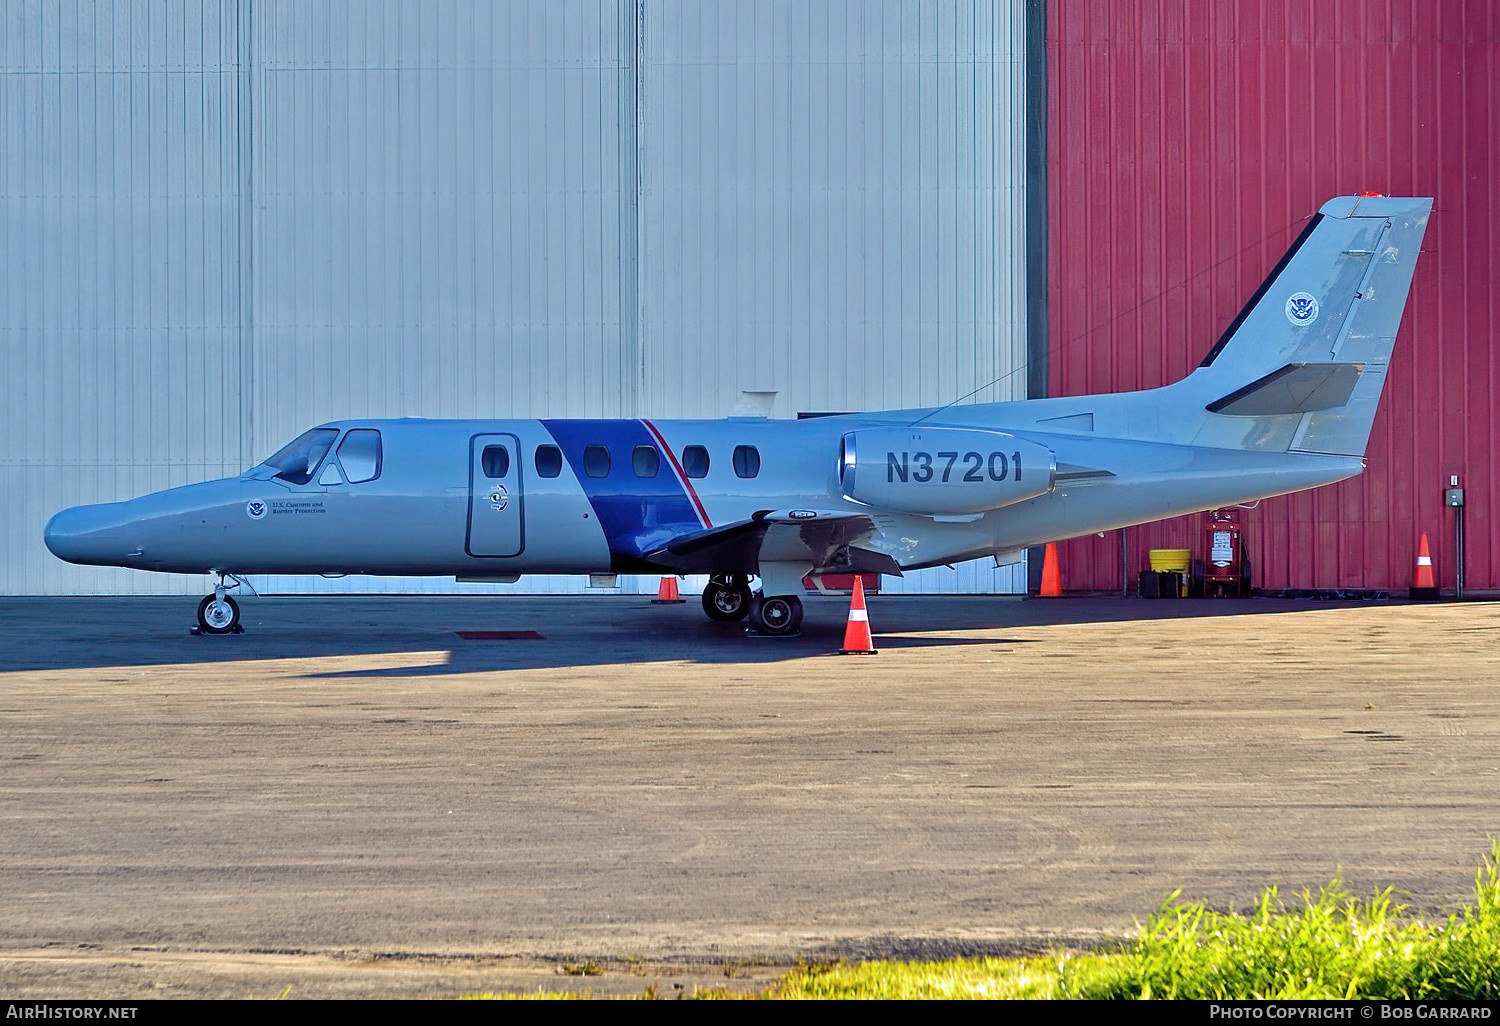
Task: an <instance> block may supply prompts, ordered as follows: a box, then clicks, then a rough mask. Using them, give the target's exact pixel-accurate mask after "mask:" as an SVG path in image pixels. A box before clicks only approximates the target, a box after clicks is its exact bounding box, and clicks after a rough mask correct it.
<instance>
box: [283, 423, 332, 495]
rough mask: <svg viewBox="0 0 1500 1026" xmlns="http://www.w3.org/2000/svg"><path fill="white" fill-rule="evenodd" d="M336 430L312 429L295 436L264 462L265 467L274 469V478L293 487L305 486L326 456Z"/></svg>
mask: <svg viewBox="0 0 1500 1026" xmlns="http://www.w3.org/2000/svg"><path fill="white" fill-rule="evenodd" d="M338 436H339V432H338V428H313V429H312V430H311V431H306V432H304V433H302V434H300V435H298V436H297V438H296V440H295V441H293V442H292V443H291V444H290V445H288V446H287V447H286V448H284V449H282V450H281V451H280V452H278V453H277V454H276V455H275V456H272V457H271V458H270V459H268V460H266V462H265V466H268V467H274V468H276V476H277V477H279V478H280V479H281V480H283V481H288V482H290V483H292V484H295V485H305V484H307V482H309V481H311V480H312V478H313V473H314V472H315V471H316V470H317V469H318V464H319V463H322V462H323V457H324V456H327V455H328V450H329V448H330V447H331V446H332V445H333V440H334V439H335V438H337V437H338Z"/></svg>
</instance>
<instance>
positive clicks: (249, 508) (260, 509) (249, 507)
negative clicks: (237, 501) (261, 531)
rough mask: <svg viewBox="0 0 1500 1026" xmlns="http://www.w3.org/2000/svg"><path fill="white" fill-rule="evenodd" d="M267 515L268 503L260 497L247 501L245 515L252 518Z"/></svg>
mask: <svg viewBox="0 0 1500 1026" xmlns="http://www.w3.org/2000/svg"><path fill="white" fill-rule="evenodd" d="M265 515H266V504H265V503H264V502H262V501H261V500H260V499H251V500H250V501H249V502H247V503H245V516H247V517H249V518H250V519H251V520H261V519H264V517H265Z"/></svg>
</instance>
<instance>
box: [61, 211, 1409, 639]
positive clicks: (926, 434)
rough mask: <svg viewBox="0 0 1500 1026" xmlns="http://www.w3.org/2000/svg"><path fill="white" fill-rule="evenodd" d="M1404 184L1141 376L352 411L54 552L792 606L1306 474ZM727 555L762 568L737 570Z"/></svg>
mask: <svg viewBox="0 0 1500 1026" xmlns="http://www.w3.org/2000/svg"><path fill="white" fill-rule="evenodd" d="M1431 209H1432V201H1431V200H1429V199H1393V198H1389V197H1383V196H1374V195H1361V196H1344V197H1340V198H1338V199H1334V200H1330V201H1329V202H1328V203H1327V204H1325V205H1324V206H1323V208H1322V210H1320V211H1319V212H1318V213H1317V215H1316V216H1314V217H1313V218H1312V219H1311V221H1310V223H1309V224H1308V225H1307V227H1306V230H1305V231H1303V232H1302V234H1301V236H1300V237H1299V238H1298V239H1297V241H1296V242H1295V244H1294V245H1293V246H1292V248H1291V250H1290V251H1288V253H1287V254H1286V256H1285V257H1283V258H1282V260H1281V262H1280V263H1278V264H1277V265H1276V267H1275V269H1274V270H1272V271H1271V274H1270V277H1268V278H1267V279H1266V280H1265V283H1264V284H1262V285H1261V287H1260V289H1259V290H1258V291H1257V292H1256V293H1255V295H1254V296H1253V297H1252V298H1251V299H1250V301H1249V303H1248V304H1247V305H1246V306H1245V308H1244V310H1243V311H1241V313H1240V314H1239V316H1237V317H1236V318H1235V319H1234V321H1233V323H1231V324H1230V325H1229V327H1228V328H1227V329H1226V330H1225V331H1224V334H1223V336H1222V337H1221V338H1220V339H1219V340H1218V342H1217V344H1215V345H1214V346H1213V348H1212V350H1211V351H1210V352H1209V354H1208V356H1207V358H1206V359H1205V360H1204V361H1203V363H1202V364H1201V365H1200V366H1199V367H1198V368H1197V369H1196V370H1194V371H1193V372H1192V373H1190V374H1189V375H1188V376H1187V377H1185V378H1183V379H1182V380H1180V381H1177V382H1175V383H1173V384H1170V385H1167V386H1165V387H1163V388H1155V389H1150V390H1147V391H1141V392H1129V393H1119V394H1112V395H1091V396H1069V397H1064V398H1055V399H1033V400H1028V401H1022V402H1008V403H995V404H988V405H965V406H949V407H942V408H937V409H920V410H900V411H889V412H883V413H862V414H853V415H847V416H830V417H823V418H815V419H809V420H801V421H771V420H766V419H729V420H713V421H701V420H693V421H689V420H462V421H460V420H415V419H406V420H354V421H339V422H337V423H331V424H324V425H322V426H320V427H315V428H313V429H312V430H311V431H308V432H307V433H306V434H304V435H302V436H301V437H299V438H297V439H296V440H295V441H293V442H292V443H291V444H290V445H288V446H287V447H286V448H284V449H282V450H281V451H280V452H278V453H276V455H274V456H272V457H271V458H270V459H268V460H266V461H265V462H264V463H262V464H260V465H259V466H257V467H253V468H251V469H250V470H248V471H246V472H245V473H244V474H242V475H241V476H239V477H235V478H228V479H226V480H222V481H209V482H206V483H203V484H195V485H188V486H186V487H182V488H172V489H169V490H167V491H163V492H156V493H154V494H151V495H146V496H142V497H141V498H137V499H131V500H129V501H127V502H114V503H105V504H103V505H97V506H80V507H75V508H73V509H67V510H63V511H62V512H61V513H59V514H57V515H56V516H55V517H53V518H52V521H51V522H50V523H49V524H48V525H47V529H46V542H47V547H48V548H50V549H51V550H52V552H53V553H54V554H56V555H57V556H58V557H60V558H62V559H65V560H67V561H69V562H72V563H82V564H88V565H94V566H123V567H133V568H136V569H140V570H158V571H162V572H166V573H191V574H202V573H207V574H213V575H216V576H217V578H218V585H217V586H216V587H215V588H214V592H213V594H211V595H208V596H206V597H205V598H204V599H203V601H202V604H201V605H200V606H199V610H198V619H199V624H200V628H201V630H202V631H204V632H206V633H210V634H224V633H228V632H230V631H232V630H234V629H236V625H237V623H238V621H239V609H238V607H237V605H236V604H235V601H234V599H233V598H231V597H229V596H228V595H226V594H225V591H226V584H225V581H226V579H230V580H236V579H238V578H239V577H242V576H244V575H247V574H307V573H317V574H330V575H332V574H385V575H408V574H426V575H434V576H437V575H441V576H453V577H456V578H458V579H459V580H464V581H476V580H477V581H486V580H487V581H514V580H516V579H517V578H518V577H519V575H521V574H525V573H564V574H583V573H590V574H594V573H648V574H663V575H666V574H708V575H709V578H710V581H709V584H708V587H707V589H706V590H705V591H704V593H703V608H704V611H705V612H706V613H707V614H708V615H709V616H710V617H712V618H713V619H715V620H721V621H730V620H738V619H741V618H743V617H746V616H748V617H749V619H750V621H751V623H752V624H753V626H754V628H755V629H756V630H757V631H758V632H760V633H763V634H791V633H794V632H795V631H796V630H797V628H798V626H799V624H800V623H801V620H802V602H801V599H800V598H798V593H799V592H801V591H802V588H803V585H802V580H803V578H804V577H806V576H809V575H812V576H817V575H821V574H848V573H857V572H875V573H883V574H900V573H902V572H903V571H905V570H913V569H918V568H921V567H930V566H938V565H942V564H949V563H956V562H959V561H961V560H969V559H976V558H980V557H986V556H989V557H993V558H994V559H995V561H996V563H997V564H1002V563H1007V562H1015V561H1018V560H1019V559H1020V558H1021V554H1022V552H1023V551H1024V550H1025V549H1026V548H1027V547H1028V546H1033V545H1040V544H1042V543H1045V542H1049V541H1056V540H1060V539H1064V538H1072V537H1076V536H1079V535H1085V534H1089V533H1092V532H1096V531H1105V530H1110V529H1114V528H1120V527H1126V526H1129V525H1132V524H1140V523H1145V522H1147V521H1151V520H1159V519H1161V518H1163V517H1171V516H1177V515H1179V514H1183V513H1191V512H1195V511H1198V510H1204V509H1211V508H1215V507H1219V506H1228V505H1232V504H1235V503H1245V502H1251V501H1253V500H1256V499H1262V498H1265V497H1267V496H1271V495H1280V494H1283V493H1285V492H1295V491H1299V490H1301V489H1305V488H1316V487H1318V486H1319V485H1326V484H1332V483H1333V482H1335V481H1342V480H1344V479H1345V478H1348V477H1353V476H1354V475H1356V474H1358V473H1360V472H1361V471H1362V470H1363V469H1364V458H1363V453H1364V450H1365V443H1366V441H1367V440H1368V438H1369V434H1370V427H1371V424H1372V422H1373V421H1374V418H1375V409H1376V406H1377V404H1378V403H1379V401H1380V393H1381V387H1382V385H1383V384H1384V382H1385V376H1386V370H1387V367H1388V365H1389V362H1390V359H1391V348H1392V345H1393V343H1394V341H1395V338H1396V330H1397V328H1398V327H1399V325H1400V322H1401V312H1402V309H1403V308H1404V307H1405V305H1406V297H1407V292H1408V290H1409V289H1410V287H1411V280H1412V271H1413V269H1414V267H1415V264H1416V260H1417V252H1418V250H1419V248H1420V246H1421V242H1422V236H1423V233H1424V232H1425V231H1426V227H1427V220H1428V217H1429V215H1430V213H1431ZM752 578H759V580H760V585H761V586H760V589H759V591H753V590H752V587H751V584H752Z"/></svg>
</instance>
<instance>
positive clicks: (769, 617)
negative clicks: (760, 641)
mask: <svg viewBox="0 0 1500 1026" xmlns="http://www.w3.org/2000/svg"><path fill="white" fill-rule="evenodd" d="M801 626H802V600H801V599H800V598H798V597H797V596H796V595H772V596H771V597H770V598H763V597H761V596H759V595H757V596H756V598H755V601H754V602H753V603H752V604H751V606H750V628H751V630H753V631H754V632H755V633H756V634H767V635H771V636H773V637H784V636H786V635H788V634H796V633H797V629H798V628H799V627H801Z"/></svg>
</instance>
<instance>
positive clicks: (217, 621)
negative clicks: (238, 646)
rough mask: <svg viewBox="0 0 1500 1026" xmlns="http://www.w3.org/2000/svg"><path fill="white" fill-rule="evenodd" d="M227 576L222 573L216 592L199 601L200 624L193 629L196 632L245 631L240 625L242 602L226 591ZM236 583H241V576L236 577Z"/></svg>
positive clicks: (237, 632) (215, 587) (223, 632)
mask: <svg viewBox="0 0 1500 1026" xmlns="http://www.w3.org/2000/svg"><path fill="white" fill-rule="evenodd" d="M225 576H227V575H223V574H221V575H220V576H219V583H218V584H216V585H215V586H214V593H213V594H212V595H205V596H203V601H202V602H199V603H198V626H197V627H195V628H194V629H193V633H194V634H243V633H245V629H244V628H243V627H241V626H240V604H239V603H238V602H236V601H235V600H234V599H232V598H230V597H229V596H228V595H226V594H225V593H224V577H225ZM235 583H236V584H238V583H240V581H239V578H237V577H236V578H235Z"/></svg>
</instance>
